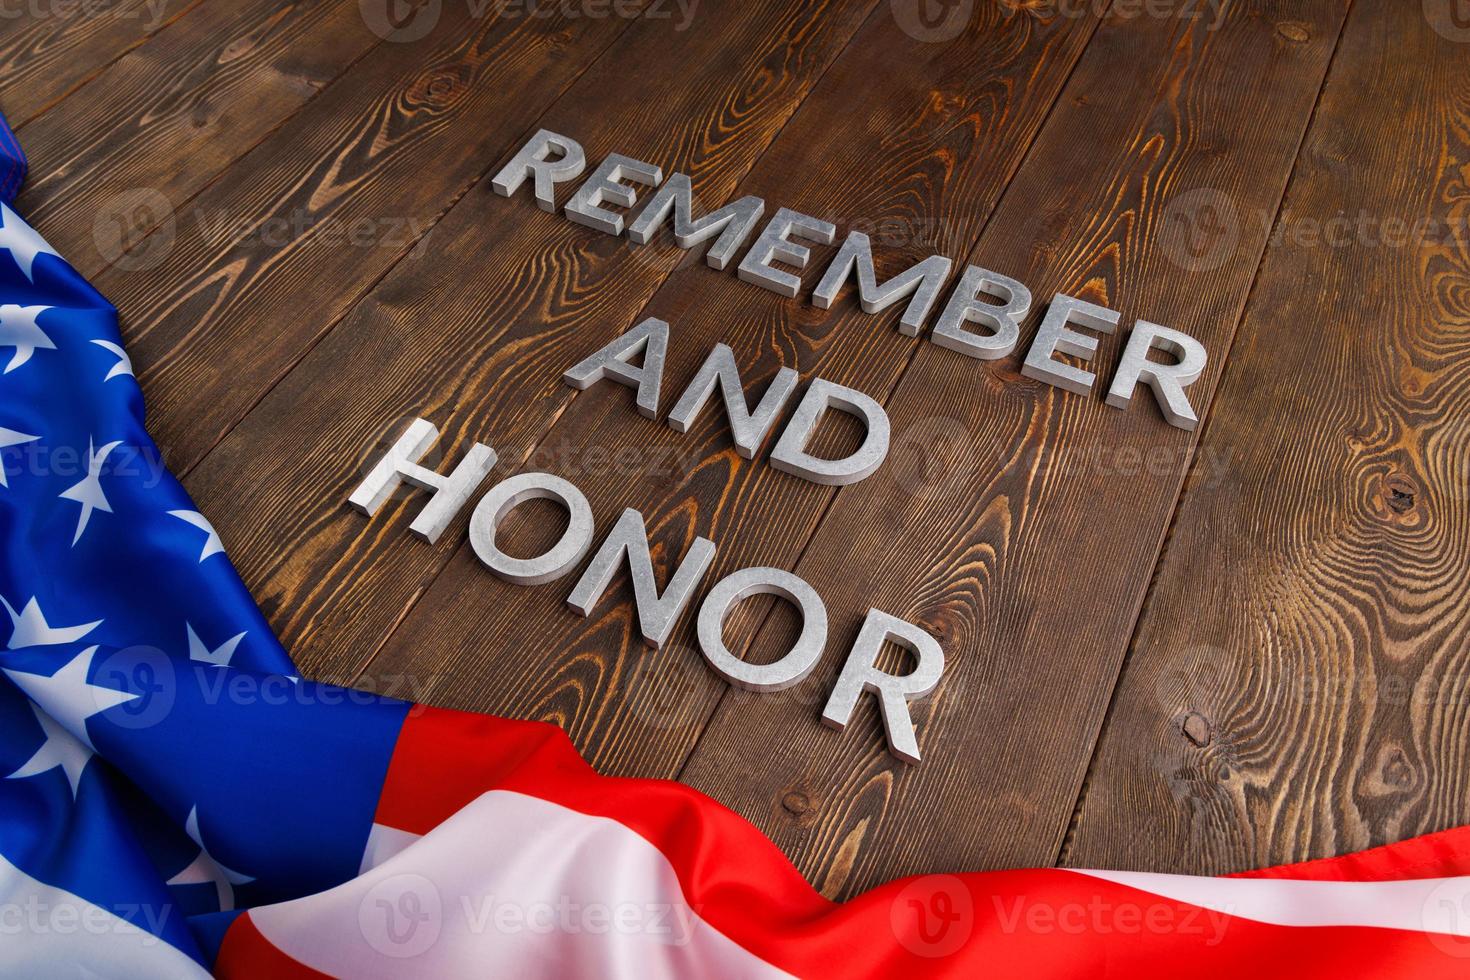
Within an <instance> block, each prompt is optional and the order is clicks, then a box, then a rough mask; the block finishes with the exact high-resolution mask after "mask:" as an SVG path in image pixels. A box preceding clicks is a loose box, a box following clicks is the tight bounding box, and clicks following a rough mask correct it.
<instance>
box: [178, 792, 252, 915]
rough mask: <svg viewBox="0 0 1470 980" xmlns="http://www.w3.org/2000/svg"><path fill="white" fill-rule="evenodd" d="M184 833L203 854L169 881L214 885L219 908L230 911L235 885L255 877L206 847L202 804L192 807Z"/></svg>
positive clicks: (233, 901) (247, 881)
mask: <svg viewBox="0 0 1470 980" xmlns="http://www.w3.org/2000/svg"><path fill="white" fill-rule="evenodd" d="M184 832H185V833H186V834H188V835H189V839H190V840H192V841H193V842H194V843H196V844H198V845H199V856H198V857H196V858H195V859H194V860H193V861H192V862H190V864H189V866H188V867H187V868H185V869H184V870H183V871H180V872H179V873H178V874H176V875H174V876H173V877H172V878H170V879H169V880H168V883H169V884H170V885H202V884H212V885H214V893H215V896H216V897H217V898H218V899H219V910H220V911H221V912H228V911H230V910H231V909H233V908H234V907H235V886H236V885H244V884H247V883H249V882H252V881H254V880H255V879H254V878H252V877H250V876H249V875H242V874H241V873H240V872H238V871H231V870H230V869H229V868H227V867H225V866H224V865H223V864H220V863H219V862H218V861H216V860H215V859H214V858H213V856H211V855H210V853H209V848H207V847H205V846H204V838H203V837H202V836H200V834H199V807H197V806H195V807H191V808H190V809H189V820H188V822H187V823H186V824H185V825H184Z"/></svg>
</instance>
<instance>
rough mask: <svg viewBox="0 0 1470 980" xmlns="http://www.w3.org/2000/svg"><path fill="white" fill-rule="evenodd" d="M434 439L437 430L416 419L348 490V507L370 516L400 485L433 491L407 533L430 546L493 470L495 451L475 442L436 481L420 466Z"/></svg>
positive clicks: (436, 476) (435, 476) (430, 472)
mask: <svg viewBox="0 0 1470 980" xmlns="http://www.w3.org/2000/svg"><path fill="white" fill-rule="evenodd" d="M438 439H439V430H438V428H436V427H435V426H434V423H432V422H430V421H428V420H427V419H414V420H413V423H412V424H411V425H409V427H408V431H407V432H405V433H404V434H403V435H401V436H399V437H398V441H397V442H396V443H394V444H393V448H391V449H389V450H388V452H387V453H385V454H384V455H383V458H382V459H380V460H378V462H377V464H376V465H374V466H373V468H372V470H371V471H370V472H369V473H368V475H367V479H365V480H363V481H362V482H361V483H360V484H358V486H357V489H356V490H354V491H352V496H351V497H349V498H348V499H347V502H348V503H349V504H351V505H352V506H353V507H354V508H355V509H357V510H359V511H361V512H362V513H364V514H366V515H368V516H369V517H371V516H373V515H374V514H376V513H377V512H378V509H379V508H380V507H382V506H383V504H384V503H386V502H387V500H388V498H389V497H391V496H392V495H393V491H395V490H397V489H398V486H399V484H400V483H402V482H403V481H404V480H407V481H408V482H409V483H411V484H413V485H414V486H416V487H418V488H420V489H422V490H432V491H433V496H431V497H430V498H429V502H428V503H427V504H426V505H425V506H424V509H423V510H421V511H419V514H418V516H417V517H415V518H414V519H413V523H412V524H410V525H409V526H408V529H409V531H410V532H412V533H413V534H416V535H418V536H419V537H420V538H423V539H424V540H425V541H427V542H429V543H430V544H433V543H434V542H435V541H438V540H439V535H441V534H443V533H444V529H445V528H446V527H448V526H449V522H450V521H452V520H454V515H455V514H458V513H459V509H460V508H461V507H463V506H464V505H465V501H467V500H469V499H470V494H472V493H474V492H475V488H476V487H478V486H479V485H480V481H481V480H483V479H485V474H486V473H489V472H490V469H491V467H493V466H494V465H495V450H493V449H491V448H490V447H489V446H486V445H483V444H481V443H478V442H477V443H475V444H474V445H473V446H471V447H470V451H469V452H467V453H465V457H464V459H462V460H460V461H459V465H458V466H456V467H455V468H454V472H453V473H450V474H449V475H448V476H440V475H439V474H438V473H435V472H434V471H433V470H430V469H425V468H424V467H422V466H419V465H418V461H419V460H421V459H423V458H424V453H427V452H428V451H429V447H430V446H432V445H433V444H434V443H435V442H437V441H438Z"/></svg>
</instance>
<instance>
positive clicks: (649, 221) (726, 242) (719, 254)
mask: <svg viewBox="0 0 1470 980" xmlns="http://www.w3.org/2000/svg"><path fill="white" fill-rule="evenodd" d="M693 194H694V191H693V188H692V185H691V184H690V182H689V178H688V176H686V175H685V174H678V173H676V174H674V175H673V176H671V177H670V178H669V179H668V182H667V183H665V184H664V185H663V186H662V187H660V188H659V189H658V190H657V191H656V192H655V193H654V195H653V197H651V198H649V200H648V204H647V205H645V206H644V208H643V210H642V211H640V212H639V213H638V217H637V218H634V219H633V223H632V224H630V225H629V226H628V238H630V239H631V240H632V241H634V242H636V243H637V244H639V245H647V244H648V243H649V241H651V240H652V239H653V235H654V232H655V231H657V230H658V226H659V225H661V224H663V223H664V222H665V221H667V220H668V218H669V213H670V212H673V215H674V241H675V242H677V243H678V245H679V247H680V248H693V247H694V246H695V245H698V244H699V243H700V242H703V241H706V240H707V239H710V238H714V237H715V236H716V235H719V236H720V237H719V238H717V239H716V240H715V243H714V244H713V245H711V246H710V247H709V251H708V252H706V253H704V260H705V261H706V262H708V263H709V264H710V267H711V268H715V269H723V268H725V266H727V265H729V264H730V260H731V259H733V258H734V257H735V253H736V252H738V251H739V250H740V246H741V245H743V244H744V243H745V239H746V238H747V237H748V236H749V235H750V233H751V231H752V230H753V229H754V228H755V223H756V222H757V221H759V220H760V219H761V214H763V213H764V212H765V210H766V202H765V201H763V200H761V199H760V198H758V197H742V198H741V199H740V200H738V201H731V202H730V203H729V204H727V205H725V206H724V207H722V208H720V209H719V210H718V211H711V212H710V213H709V214H707V215H705V216H704V217H703V218H699V219H697V220H696V219H693V218H692V217H691V216H690V213H689V212H690V211H691V209H692V208H693Z"/></svg>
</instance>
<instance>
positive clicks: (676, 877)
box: [0, 125, 1470, 980]
mask: <svg viewBox="0 0 1470 980" xmlns="http://www.w3.org/2000/svg"><path fill="white" fill-rule="evenodd" d="M23 174H24V157H23V156H22V155H21V154H20V152H19V148H18V147H17V146H16V144H15V140H14V137H13V136H12V135H11V134H10V132H9V130H8V129H5V128H4V127H3V125H0V201H3V202H4V203H0V463H3V469H0V603H3V606H4V614H5V616H4V618H0V636H5V637H6V638H7V639H6V644H5V649H4V650H3V651H0V673H3V675H4V676H3V678H0V976H4V977H51V976H56V977H99V976H100V977H139V978H150V980H151V978H161V977H197V976H207V975H209V974H211V973H213V974H214V975H217V976H222V977H242V978H243V977H251V978H254V977H265V976H270V977H320V976H345V977H432V978H440V977H460V976H464V977H470V976H473V977H483V976H501V975H505V976H517V977H523V976H546V977H565V976H628V977H648V976H674V975H680V976H691V975H693V976H727V975H728V976H785V975H796V976H842V977H859V976H910V975H915V974H930V973H935V974H938V973H952V974H957V975H965V976H974V975H983V976H988V977H1012V976H1016V977H1020V976H1024V977H1028V978H1048V977H1058V978H1062V977H1066V978H1072V977H1152V976H1159V977H1164V976H1170V977H1174V976H1178V975H1180V974H1188V975H1190V976H1201V977H1211V976H1226V975H1230V976H1239V975H1242V974H1245V973H1247V972H1261V971H1263V970H1264V971H1265V972H1268V973H1272V974H1282V975H1287V974H1289V975H1292V976H1296V977H1340V976H1344V975H1353V976H1365V975H1380V976H1394V977H1418V976H1423V977H1451V976H1455V977H1464V976H1467V975H1470V828H1461V829H1456V830H1451V831H1447V832H1445V833H1441V834H1435V835H1430V836H1427V837H1421V838H1417V839H1414V840H1410V841H1405V842H1403V843H1400V844H1394V845H1390V846H1387V847H1383V848H1379V849H1376V850H1373V851H1367V852H1363V853H1361V854H1356V855H1350V856H1346V857H1341V858H1335V859H1330V860H1326V861H1319V862H1314V863H1311V864H1305V865H1296V866H1290V867H1283V868H1275V869H1270V870H1268V871H1263V872H1258V873H1255V874H1250V875H1243V876H1238V877H1228V878H1200V877H1187V876H1178V875H1167V874H1146V873H1137V872H1109V871H1073V870H1061V869H1035V870H1025V871H1010V872H989V873H970V874H954V875H928V876H921V877H916V878H910V879H905V880H901V881H896V882H893V883H891V884H889V885H886V886H884V887H881V888H878V889H875V890H873V891H870V892H868V893H866V894H863V895H861V896H858V897H857V898H854V899H851V900H849V901H846V902H840V903H839V902H833V901H829V900H828V899H826V898H823V897H822V896H821V895H819V894H818V893H817V892H816V891H815V890H814V889H812V888H811V887H810V885H808V884H807V883H806V881H804V880H803V879H802V877H801V876H800V874H798V872H797V871H796V870H795V868H793V867H792V865H791V864H790V863H789V862H788V861H787V860H786V859H785V858H784V857H783V855H782V854H781V853H780V852H779V851H778V850H777V848H776V847H775V846H774V845H773V844H772V843H771V842H770V841H769V840H767V839H766V838H764V837H763V836H762V835H761V834H760V832H759V831H758V830H756V829H755V828H754V827H753V826H752V825H750V824H749V823H747V822H745V821H744V820H742V819H741V818H740V817H738V816H736V815H735V814H734V813H732V812H730V811H729V810H726V809H724V808H723V807H721V806H720V805H719V804H717V803H715V802H714V801H712V800H710V799H708V798H706V797H704V796H702V795H701V794H699V793H697V792H695V791H693V790H691V789H688V788H687V787H683V786H680V785H679V784H677V783H673V782H666V781H652V780H628V779H613V778H607V777H602V776H599V775H597V774H596V773H594V772H593V771H592V770H591V768H590V767H589V766H587V765H586V764H585V763H584V762H583V761H582V760H581V759H580V758H579V757H578V755H577V753H576V752H575V751H574V750H573V748H572V746H571V744H570V742H569V741H568V740H567V738H566V737H565V736H564V735H563V734H562V733H561V732H560V731H559V730H557V729H556V728H554V727H552V726H549V725H545V724H539V723H533V722H521V721H510V720H504V719H498V718H490V717H483V716H478V715H473V714H466V713H460V712H452V711H443V710H438V709H434V708H429V707H424V706H419V705H412V704H409V703H406V702H403V701H398V700H394V699H391V698H385V697H381V696H377V695H374V694H370V693H367V692H361V691H351V690H346V689H342V688H336V687H332V686H329V685H321V684H315V683H312V682H310V681H308V680H305V679H302V678H299V677H297V676H295V674H294V670H293V667H292V664H291V661H290V658H289V656H288V655H287V653H286V651H285V650H283V649H282V648H281V646H280V644H279V643H278V642H277V641H276V639H275V637H274V636H273V634H272V632H271V629H270V627H269V624H268V623H267V622H266V621H265V619H264V618H263V617H262V615H261V614H260V612H259V610H258V609H257V608H256V606H255V605H254V603H253V602H252V601H251V599H250V596H249V594H248V592H247V590H246V589H245V587H244V585H243V584H242V582H241V581H240V579H239V577H238V576H237V575H236V573H235V571H234V569H233V567H232V566H231V564H230V561H229V559H228V557H227V556H226V554H225V552H224V548H223V544H222V542H221V541H220V538H219V536H218V535H217V534H216V533H215V532H214V529H213V528H212V527H211V525H210V523H209V521H208V519H207V516H206V515H204V514H201V513H200V512H199V511H198V509H197V508H196V507H195V506H194V505H193V503H191V502H190V500H189V498H188V496H187V494H186V493H185V492H184V490H183V488H182V487H181V486H180V485H179V484H178V482H177V481H175V480H174V479H173V477H172V476H170V475H169V473H168V472H167V469H166V467H164V466H163V464H162V461H161V458H160V456H159V453H158V450H157V447H156V446H154V444H153V443H152V441H151V440H150V439H149V437H148V435H147V432H146V430H145V428H144V417H143V403H142V398H141V394H140V391H139V388H138V385H137V383H136V381H135V379H134V377H133V372H132V365H131V363H130V361H129V360H128V356H127V352H126V351H125V349H124V348H123V346H122V340H121V337H120V335H119V332H118V327H117V316H116V312H115V310H114V309H113V308H112V306H111V305H110V304H109V303H108V302H107V301H106V300H105V299H104V298H103V297H102V296H100V295H98V294H97V293H96V292H95V291H94V290H93V289H92V288H91V287H90V286H89V285H88V284H87V283H86V282H85V281H83V280H82V279H81V278H80V277H79V276H78V275H77V273H76V272H75V271H74V270H73V269H72V268H71V267H70V266H69V265H67V263H66V262H65V261H64V260H63V259H62V258H61V257H60V256H59V255H57V254H56V252H55V251H54V250H53V249H51V248H50V246H48V245H47V244H46V242H45V241H44V240H43V239H42V238H41V237H40V236H39V235H38V234H37V233H36V232H35V230H34V229H32V228H31V227H30V226H29V225H27V224H26V222H25V221H24V220H23V219H22V218H20V217H19V216H18V215H17V214H16V212H15V211H14V210H12V209H11V207H10V203H11V202H12V201H13V196H14V193H15V190H16V188H17V187H18V186H19V182H20V179H21V176H22V175H23ZM7 621H8V632H7V631H6V630H5V627H6V626H7Z"/></svg>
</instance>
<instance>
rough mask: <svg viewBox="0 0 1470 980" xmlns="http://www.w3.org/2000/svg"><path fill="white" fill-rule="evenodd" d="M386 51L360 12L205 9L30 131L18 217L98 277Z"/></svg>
mask: <svg viewBox="0 0 1470 980" xmlns="http://www.w3.org/2000/svg"><path fill="white" fill-rule="evenodd" d="M378 40H379V38H378V37H377V35H375V34H373V33H372V32H371V31H370V30H368V28H367V26H366V24H364V23H363V20H362V15H361V13H360V12H359V10H358V6H357V3H356V2H355V0H329V2H322V3H287V4H282V3H281V2H280V0H250V2H246V3H237V4H221V3H215V4H205V5H204V6H202V7H199V8H198V9H196V10H194V11H192V12H191V14H190V15H189V16H187V17H184V18H182V19H180V21H179V22H178V23H177V24H175V25H174V26H172V27H171V28H170V29H169V30H167V31H163V32H162V33H160V34H158V35H156V36H155V37H153V38H151V39H150V40H148V41H147V42H145V43H144V44H142V45H140V46H139V47H137V48H135V49H134V50H133V51H131V52H129V53H128V54H127V55H125V56H123V57H122V58H121V59H119V60H118V61H116V62H115V63H113V64H112V65H111V66H110V67H108V68H107V69H106V70H105V71H103V72H102V73H101V74H99V75H98V76H97V77H96V78H94V79H93V80H92V81H91V82H89V83H88V84H86V85H84V86H82V88H81V89H79V90H78V91H77V92H75V93H74V94H73V95H72V96H71V97H69V98H67V99H66V100H65V101H63V102H62V103H61V104H60V105H58V106H57V107H56V108H54V109H52V110H51V111H49V112H47V113H46V114H45V115H43V116H41V117H40V118H39V119H37V120H35V121H34V122H32V123H30V124H29V125H27V126H25V127H23V128H22V129H21V131H20V134H19V135H20V140H21V143H22V145H23V146H24V147H25V151H26V154H27V156H28V157H29V158H30V161H31V174H30V178H29V179H28V180H27V182H26V188H25V191H24V193H23V194H22V195H21V198H20V203H19V204H18V205H17V207H19V208H20V210H21V211H22V212H23V213H24V214H25V215H26V218H27V220H28V221H30V223H31V224H32V225H33V226H34V227H36V228H37V229H38V230H39V231H40V232H41V233H42V234H43V235H45V236H46V240H47V241H49V242H50V243H51V245H52V246H53V247H54V248H56V249H57V250H58V251H59V252H61V254H62V255H65V256H66V257H67V260H68V261H69V262H70V263H71V264H72V266H73V267H75V268H76V269H77V270H78V271H79V272H81V273H82V274H83V275H85V276H92V275H95V274H96V273H97V272H98V271H100V270H101V269H102V268H103V267H104V266H105V265H107V264H108V263H109V262H110V261H113V260H116V259H117V258H118V257H119V255H120V254H121V252H122V251H125V250H126V248H127V247H128V246H130V245H132V244H134V243H135V242H136V241H137V240H138V239H140V238H142V237H143V236H145V235H146V234H147V233H149V232H151V231H153V230H154V228H155V227H156V226H157V225H158V224H159V223H162V222H164V221H166V220H168V218H169V216H170V215H175V214H177V213H179V212H182V210H183V208H184V206H185V204H186V202H188V201H189V200H190V199H191V198H192V197H193V196H194V194H195V193H196V192H197V191H198V190H199V189H200V188H202V187H203V186H205V185H206V184H207V183H208V182H209V181H210V180H212V179H213V178H215V177H216V176H218V175H219V173H220V172H221V171H223V170H224V169H225V168H226V167H227V166H228V165H229V164H231V163H233V162H234V161H235V160H236V159H238V158H239V157H240V156H241V154H243V153H245V152H246V151H247V150H249V149H250V147H252V146H254V145H255V144H256V143H258V142H259V141H260V140H261V138H262V137H264V136H265V135H266V134H268V133H269V132H271V131H272V130H273V129H275V128H276V127H277V126H279V125H280V124H281V122H282V121H283V120H285V119H286V118H288V117H289V116H290V115H291V114H293V113H294V112H296V111H297V110H299V109H300V108H301V107H302V106H303V105H305V104H306V102H307V101H309V100H310V99H311V98H312V97H314V96H315V95H316V94H317V93H318V92H320V91H321V90H322V89H323V88H325V87H326V86H327V85H328V84H330V83H331V81H332V80H333V79H334V78H336V77H337V75H338V74H339V73H340V72H341V71H342V70H343V69H345V68H346V67H347V66H348V65H350V64H351V63H352V62H353V61H355V60H356V59H357V58H359V57H360V56H361V55H363V54H364V53H365V52H366V51H368V50H369V49H370V48H371V47H372V46H373V45H374V44H376V43H377V42H378ZM150 257H151V256H150V255H149V253H146V252H145V253H144V255H143V258H144V259H145V260H146V259H148V258H150Z"/></svg>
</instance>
